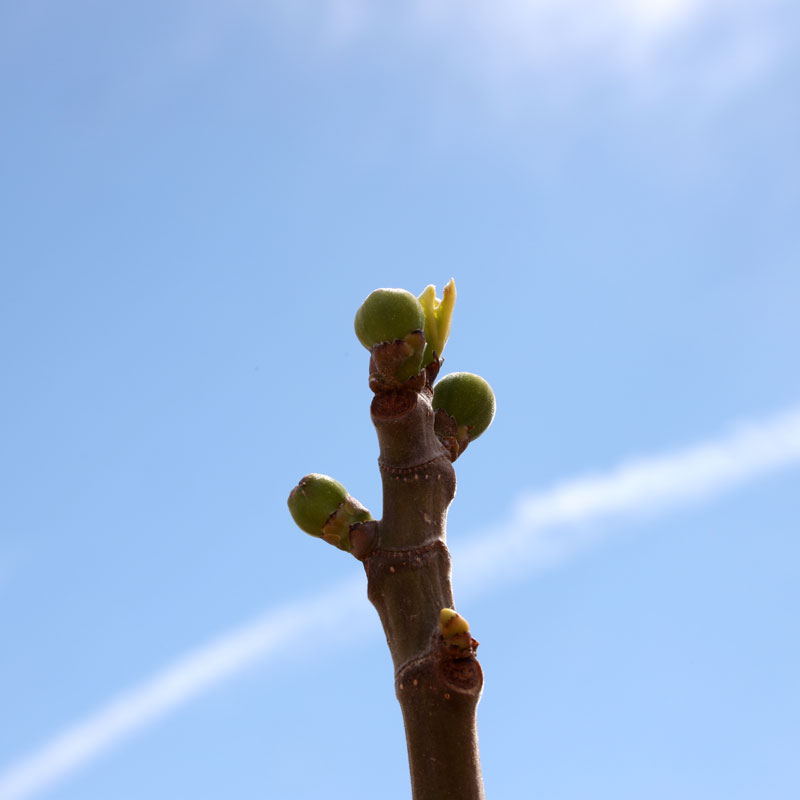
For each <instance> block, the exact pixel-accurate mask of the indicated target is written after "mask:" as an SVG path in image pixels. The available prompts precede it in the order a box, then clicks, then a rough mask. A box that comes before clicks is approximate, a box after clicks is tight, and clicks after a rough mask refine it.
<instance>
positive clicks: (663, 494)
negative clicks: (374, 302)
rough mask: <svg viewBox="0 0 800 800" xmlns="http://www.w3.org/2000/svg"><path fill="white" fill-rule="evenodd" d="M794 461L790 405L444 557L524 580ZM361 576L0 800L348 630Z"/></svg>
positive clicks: (228, 641) (533, 508)
mask: <svg viewBox="0 0 800 800" xmlns="http://www.w3.org/2000/svg"><path fill="white" fill-rule="evenodd" d="M798 463H800V408H796V409H792V410H791V411H790V412H788V413H785V414H782V415H780V416H777V417H773V418H771V419H767V420H762V421H760V422H756V423H751V424H748V425H742V426H740V427H739V428H737V429H736V430H734V431H733V432H732V433H730V434H729V435H727V436H725V437H722V438H719V439H714V440H710V441H706V442H702V443H700V444H696V445H694V446H692V447H690V448H688V449H685V450H677V451H672V452H669V453H665V454H662V455H660V456H656V457H651V458H644V459H640V460H636V461H631V462H628V463H624V464H622V465H621V466H619V467H618V468H616V469H614V470H612V471H611V472H607V473H603V474H599V475H596V476H591V477H585V478H580V479H577V480H571V481H567V482H564V483H561V484H559V485H557V486H555V487H554V488H552V489H550V490H547V491H544V492H539V493H535V494H529V495H526V496H525V497H523V498H522V499H521V501H520V502H519V504H518V507H517V509H516V511H515V512H514V513H513V514H512V515H511V517H510V518H509V519H508V520H507V521H506V522H504V523H503V524H501V525H499V526H497V528H495V529H493V530H491V531H488V532H486V533H485V534H483V535H482V536H480V537H478V538H477V539H476V540H474V541H473V542H472V543H471V544H467V545H466V546H464V547H463V548H462V549H461V552H458V551H457V550H456V551H455V553H454V556H455V559H456V561H457V563H458V577H459V589H466V590H467V591H476V590H478V589H480V588H485V586H486V584H487V583H489V582H492V581H494V582H496V581H497V579H498V578H499V577H501V576H503V577H504V576H505V574H506V570H507V568H508V565H509V564H513V565H514V568H515V569H516V568H519V567H520V566H524V567H525V569H526V574H528V575H530V574H531V571H532V570H535V569H543V568H545V567H547V566H551V565H553V564H555V563H558V562H559V561H563V560H564V559H566V558H568V557H570V556H572V555H574V554H576V553H578V552H579V551H580V550H581V549H583V548H584V547H585V546H586V544H587V543H588V542H591V541H593V539H594V537H595V536H596V532H595V531H590V532H588V534H587V531H586V525H585V523H588V522H602V521H604V520H608V519H610V518H613V517H617V516H620V515H627V514H631V513H642V512H649V513H653V512H657V511H659V510H663V509H665V508H671V507H674V506H676V505H679V504H681V503H685V502H687V501H691V500H697V499H701V498H704V497H709V496H711V495H714V494H718V493H721V492H723V491H727V490H731V489H734V488H735V487H737V486H739V485H741V484H743V483H746V482H748V481H752V480H754V479H756V478H758V477H761V476H763V475H766V474H768V473H770V472H775V471H778V470H780V469H784V468H788V467H790V466H792V465H796V464H798ZM363 594H364V588H363V579H362V580H359V581H354V582H352V583H348V584H345V585H343V586H339V587H336V588H334V589H332V590H330V591H328V592H327V593H325V594H322V595H318V596H316V597H314V598H312V599H311V600H309V601H306V602H302V603H300V602H298V603H294V604H291V605H288V606H283V607H281V608H279V609H277V610H275V611H272V612H270V613H269V614H267V615H265V616H263V617H261V618H259V619H257V620H255V621H254V622H252V623H250V624H249V625H246V626H244V627H242V628H239V629H237V630H234V631H232V632H230V633H228V634H225V635H224V636H222V637H220V638H219V639H216V640H215V641H213V642H211V643H210V644H208V645H206V646H205V647H202V648H200V649H198V650H196V651H194V652H192V653H190V654H188V655H187V656H185V657H183V658H181V659H180V660H179V661H177V662H176V663H174V664H172V665H171V666H169V667H167V668H166V669H164V670H163V671H161V672H160V673H158V674H157V675H156V676H155V677H153V678H151V679H150V680H148V681H147V682H145V683H144V684H142V685H141V686H138V687H136V688H134V689H132V690H129V691H128V692H125V693H124V694H122V695H121V696H120V697H118V698H117V699H116V700H113V701H112V702H111V703H109V704H108V705H106V706H105V707H104V708H101V709H100V710H99V711H98V712H96V713H94V714H92V715H91V716H89V717H87V718H86V719H85V720H84V721H82V722H79V723H77V724H75V725H73V726H72V727H70V728H67V729H66V730H65V731H64V732H62V733H61V734H59V735H58V736H56V737H55V738H53V739H52V740H51V741H50V742H48V743H46V744H45V745H44V746H43V747H42V748H41V749H40V750H38V751H36V752H34V753H32V754H31V755H30V756H28V757H26V758H24V759H22V760H21V761H19V762H18V763H16V764H12V765H11V766H10V767H8V768H7V769H6V771H5V772H3V773H2V774H0V800H24V798H30V797H32V796H34V795H35V794H36V793H37V792H40V791H42V790H44V789H46V788H47V787H48V786H50V785H52V784H54V783H56V782H57V781H59V780H60V779H62V778H64V777H66V776H67V775H68V774H69V773H71V772H74V771H75V770H77V769H79V768H80V767H82V766H85V765H86V764H88V763H90V762H91V761H92V760H93V759H95V758H97V757H98V756H99V755H100V754H102V753H103V752H104V751H105V750H107V749H109V748H111V747H112V746H114V745H115V744H118V743H119V742H120V741H122V740H123V739H124V738H125V737H126V736H129V735H130V734H132V733H134V732H135V731H136V730H138V729H140V728H143V727H145V726H146V725H148V724H151V723H153V722H154V721H156V720H157V719H158V718H160V717H162V716H164V715H166V714H167V713H169V712H170V711H172V710H174V709H176V708H178V707H179V706H181V705H183V704H185V703H187V702H189V701H190V700H192V699H193V698H194V697H196V696H198V695H199V694H201V693H202V692H203V691H205V690H207V689H210V688H211V687H212V686H214V685H216V684H218V683H220V682H222V681H224V680H225V679H227V678H230V677H232V676H233V675H235V674H236V673H237V672H240V671H241V670H243V669H244V668H246V667H248V666H250V665H252V664H253V663H255V662H256V661H259V660H263V659H266V658H267V657H269V656H273V657H274V656H277V655H279V654H281V653H285V652H286V651H287V648H288V647H289V646H293V647H296V646H297V645H298V644H300V642H301V641H302V640H304V639H307V638H308V637H309V634H310V633H312V632H314V631H319V630H322V629H328V630H331V629H335V628H336V625H337V623H341V621H342V620H343V619H344V618H345V617H346V618H347V619H348V626H349V627H351V625H352V620H353V619H354V618H355V619H360V618H361V617H360V614H361V612H362V611H363V610H364V609H366V608H367V603H365V602H364V600H363Z"/></svg>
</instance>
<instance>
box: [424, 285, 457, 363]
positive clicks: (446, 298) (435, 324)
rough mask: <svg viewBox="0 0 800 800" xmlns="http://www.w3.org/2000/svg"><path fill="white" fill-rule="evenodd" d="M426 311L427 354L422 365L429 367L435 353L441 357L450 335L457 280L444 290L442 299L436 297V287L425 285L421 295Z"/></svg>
mask: <svg viewBox="0 0 800 800" xmlns="http://www.w3.org/2000/svg"><path fill="white" fill-rule="evenodd" d="M419 301H420V303H422V308H423V310H424V311H425V354H424V355H423V356H422V366H423V367H427V366H428V364H430V363H431V361H433V355H434V353H435V354H436V355H437V356H438V357H439V358H441V357H442V351H443V350H444V346H445V343H446V342H447V337H448V336H449V335H450V322H451V320H452V318H453V307H454V306H455V304H456V282H455V280H454V279H453V278H450V283H448V284H447V286H445V287H444V289H443V290H442V299H441V300H440V299H439V298H438V297H436V287H435V286H433V285H432V284H431V285H430V286H426V287H425V291H423V293H422V294H421V295H420V296H419Z"/></svg>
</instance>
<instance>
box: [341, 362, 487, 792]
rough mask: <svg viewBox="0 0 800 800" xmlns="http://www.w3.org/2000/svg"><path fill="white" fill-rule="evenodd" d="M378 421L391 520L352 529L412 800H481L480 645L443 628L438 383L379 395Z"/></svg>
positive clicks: (444, 465)
mask: <svg viewBox="0 0 800 800" xmlns="http://www.w3.org/2000/svg"><path fill="white" fill-rule="evenodd" d="M437 366H438V364H437ZM417 389H418V390H417ZM371 416H372V421H373V424H374V425H375V429H376V431H377V434H378V442H379V445H380V458H379V466H380V470H381V476H382V480H383V518H382V519H381V520H380V521H378V522H374V521H371V522H367V523H362V524H360V525H356V526H354V527H353V528H352V532H351V536H352V541H353V552H354V554H355V555H356V556H357V557H358V558H360V559H361V560H362V562H363V564H364V569H365V571H366V574H367V581H368V595H369V599H370V600H371V602H372V603H373V605H374V606H375V608H376V609H377V611H378V614H379V616H380V619H381V623H382V624H383V628H384V632H385V634H386V640H387V643H388V645H389V649H390V651H391V655H392V660H393V663H394V669H395V690H396V694H397V698H398V700H399V701H400V705H401V708H402V711H403V720H404V722H405V728H406V742H407V745H408V758H409V767H410V771H411V784H412V791H413V798H414V800H483V798H484V797H485V795H484V791H483V782H482V778H481V769H480V760H479V755H478V736H477V723H476V713H477V705H478V701H479V699H480V694H481V690H482V687H483V674H482V672H481V668H480V665H479V664H478V661H477V659H476V657H475V649H476V648H477V644H478V643H477V642H476V641H475V640H474V639H473V640H471V644H470V645H469V646H467V647H459V646H456V645H453V644H449V643H448V641H446V640H445V639H444V638H443V637H442V635H441V633H440V629H439V615H440V612H441V610H442V609H443V608H455V604H454V601H453V592H452V588H451V583H450V553H449V552H448V549H447V543H446V520H447V508H448V506H449V505H450V502H451V501H452V499H453V497H454V495H455V490H456V480H455V471H454V469H453V466H452V464H451V460H450V458H451V457H450V455H449V453H448V450H447V449H446V448H445V446H444V445H443V444H442V443H441V442H440V441H439V439H438V438H437V436H436V433H435V431H434V413H433V409H432V408H431V391H430V384H429V383H426V384H425V385H424V386H419V385H418V386H415V387H414V388H407V389H402V390H392V391H378V393H377V394H376V395H375V398H374V399H373V402H372V408H371Z"/></svg>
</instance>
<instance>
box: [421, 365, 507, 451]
mask: <svg viewBox="0 0 800 800" xmlns="http://www.w3.org/2000/svg"><path fill="white" fill-rule="evenodd" d="M433 407H434V409H435V410H438V409H443V410H444V411H445V412H446V413H447V414H449V415H450V416H451V417H453V419H454V420H455V421H456V425H457V426H458V429H457V434H456V435H457V438H458V439H459V440H462V439H466V440H467V441H470V442H471V441H472V440H473V439H477V438H478V437H479V436H480V435H481V434H482V433H483V432H484V431H485V430H486V429H487V428H488V427H489V425H491V424H492V419H494V410H495V400H494V392H493V391H492V387H491V386H489V384H488V383H487V382H486V381H485V380H484V379H483V378H481V377H480V375H473V374H472V373H471V372H453V373H452V374H450V375H446V376H445V377H444V378H442V379H441V380H440V381H438V382H437V383H436V385H435V386H434V387H433Z"/></svg>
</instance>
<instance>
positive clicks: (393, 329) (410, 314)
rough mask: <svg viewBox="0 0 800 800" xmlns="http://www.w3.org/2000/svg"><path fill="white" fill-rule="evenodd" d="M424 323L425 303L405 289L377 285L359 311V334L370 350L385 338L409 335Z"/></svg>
mask: <svg viewBox="0 0 800 800" xmlns="http://www.w3.org/2000/svg"><path fill="white" fill-rule="evenodd" d="M424 327H425V312H424V311H423V310H422V304H421V303H420V302H419V300H417V298H416V297H414V295H413V294H411V292H407V291H406V290H405V289H376V290H375V291H374V292H372V293H371V294H370V295H369V296H368V297H367V299H366V300H365V301H364V302H363V303H362V304H361V306H360V307H359V309H358V311H357V312H356V319H355V329H356V336H358V341H359V342H361V344H363V345H364V347H366V348H367V350H371V349H372V348H373V347H374V346H375V345H376V344H381V342H393V341H395V340H396V339H405V338H406V336H408V334H410V333H412V332H413V331H421V330H423V329H424Z"/></svg>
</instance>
